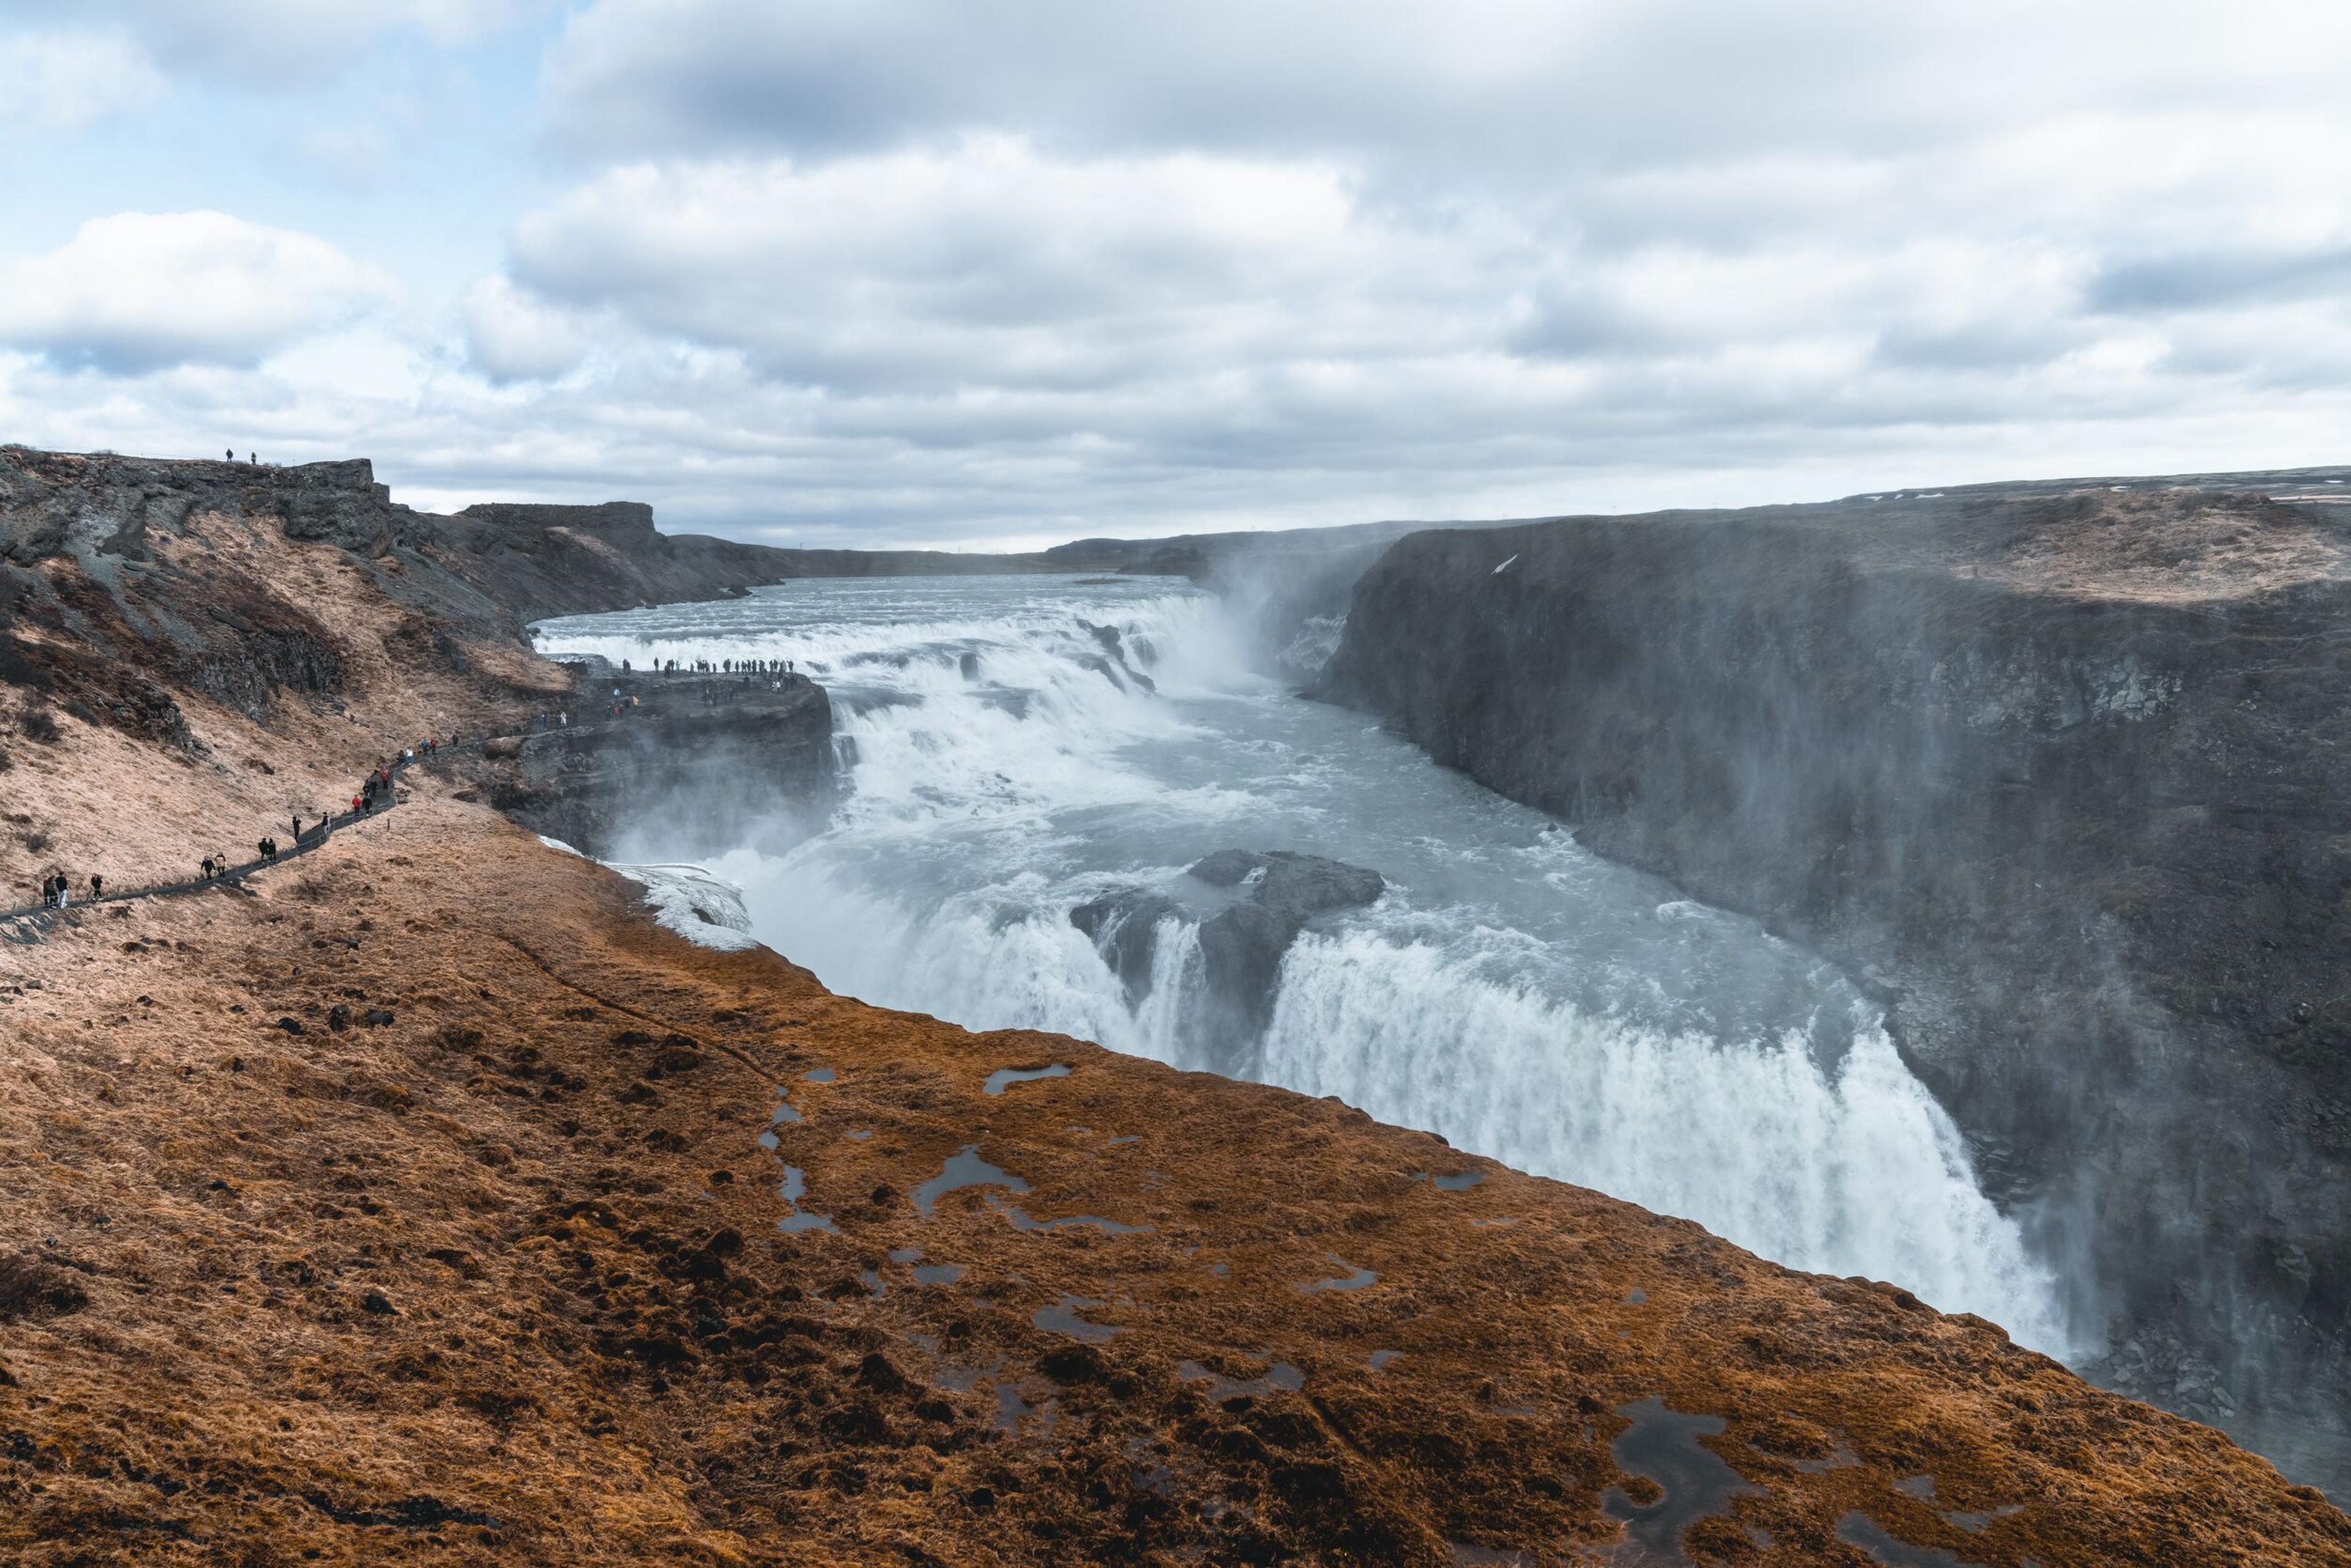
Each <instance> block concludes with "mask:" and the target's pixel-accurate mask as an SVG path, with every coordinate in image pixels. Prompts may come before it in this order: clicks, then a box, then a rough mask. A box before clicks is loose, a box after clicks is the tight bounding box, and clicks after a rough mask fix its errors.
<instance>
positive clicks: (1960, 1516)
mask: <svg viewBox="0 0 2351 1568" xmlns="http://www.w3.org/2000/svg"><path fill="white" fill-rule="evenodd" d="M2023 1511H2024V1505H2023V1504H2022V1503H2021V1502H2012V1503H2010V1504H2009V1505H2008V1506H2007V1507H2005V1508H1996V1509H1993V1510H1992V1511H1991V1512H1990V1513H1970V1512H1969V1511H1967V1510H1966V1509H1963V1508H1955V1509H1953V1510H1952V1511H1950V1512H1949V1513H1947V1514H1945V1515H1944V1516H1943V1522H1944V1523H1945V1524H1949V1525H1956V1526H1958V1527H1959V1529H1961V1530H1964V1531H1967V1532H1968V1533H1969V1534H1970V1535H1981V1534H1982V1533H1983V1532H1984V1531H1987V1530H1990V1529H1991V1521H1993V1520H1995V1519H2006V1518H2007V1517H2008V1516H2009V1515H2010V1514H2011V1513H2022V1512H2023Z"/></svg>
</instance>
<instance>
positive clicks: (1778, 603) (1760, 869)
mask: <svg viewBox="0 0 2351 1568" xmlns="http://www.w3.org/2000/svg"><path fill="white" fill-rule="evenodd" d="M2336 494H2338V495H2339V494H2340V492H2339V491H2338V492H2336ZM2346 523H2351V518H2346V517H2345V509H2344V508H2343V507H2339V506H2333V505H2327V504H2321V503H2301V502H2280V501H2275V500H2272V499H2269V498H2267V497H2265V496H2264V495H2262V494H2258V493H2248V492H2220V491H2204V490H2196V489H2186V488H2161V489H2155V490H2132V491H2118V490H2116V489H2110V488H2107V487H2105V486H2099V487H2097V488H2095V489H2089V488H2085V489H2081V490H2077V491H2074V492H2073V493H2070V494H2068V493H2064V492H2063V491H2056V492H2053V493H2043V494H2019V493H2014V492H2007V493H2002V492H1997V491H1995V492H1988V493H1987V492H1977V493H1955V494H1953V495H1950V496H1944V497H1922V498H1917V499H1914V500H1910V501H1908V502H1907V503H1901V504H1889V503H1886V502H1885V501H1882V500H1880V499H1878V498H1875V497H1872V498H1867V499H1865V500H1862V501H1856V502H1854V503H1849V504H1843V505H1831V506H1822V507H1778V508H1760V509H1755V510H1750V511H1745V512H1739V513H1730V514H1665V515H1660V516H1655V517H1637V518H1573V519H1561V520H1554V521H1548V522H1541V523H1533V524H1522V525H1516V526H1510V527H1503V528H1489V529H1481V530H1475V531H1451V532H1432V533H1426V534H1420V535H1416V536H1413V537H1411V538H1406V539H1405V540H1403V541H1402V542H1400V543H1399V544H1397V545H1396V546H1395V548H1394V549H1391V550H1390V551H1388V553H1387V554H1386V555H1385V556H1384V557H1383V558H1382V559H1381V560H1380V561H1379V563H1378V564H1377V565H1376V566H1375V567H1374V569H1373V570H1371V571H1369V572H1368V573H1367V574H1366V575H1365V576H1364V578H1363V579H1362V580H1360V581H1359V582H1358V584H1357V585H1356V588H1355V590H1354V594H1353V603H1352V607H1351V611H1350V615H1349V620H1348V623H1347V631H1346V634H1345V637H1344V640H1343V643H1342V644H1341V646H1340V647H1339V649H1338V651H1337V653H1336V654H1335V656H1334V657H1333V658H1332V661H1331V663H1330V664H1329V665H1328V666H1327V668H1326V669H1325V671H1324V673H1323V676H1322V685H1321V688H1320V692H1321V695H1326V696H1328V697H1331V698H1332V699H1335V700H1338V701H1342V702H1345V703H1350V704H1353V705H1355V706H1361V707H1363V708H1365V709H1367V710H1369V711H1371V712H1374V713H1376V714H1378V715H1380V716H1383V717H1384V719H1386V720H1387V721H1388V722H1389V723H1390V724H1391V725H1393V726H1394V727H1395V728H1397V729H1398V730H1400V731H1401V732H1402V733H1403V734H1405V736H1407V737H1410V738H1412V739H1413V740H1415V741H1416V742H1417V743H1418V744H1420V745H1421V746H1423V747H1426V749H1427V750H1428V751H1429V753H1430V754H1431V755H1432V756H1433V757H1434V758H1437V760H1438V761H1440V762H1442V763H1445V764H1447V765H1449V766H1452V767H1456V768H1461V769H1463V770H1465V771H1466V772H1468V773H1469V774H1470V775H1471V776H1472V777H1474V778H1476V779H1479V781H1481V782H1483V783H1485V784H1487V785H1488V786H1489V787H1490V788H1492V789H1496V790H1498V791H1499V792H1501V793H1503V794H1506V795H1509V796H1511V797H1513V798H1515V799H1518V800H1523V801H1526V802H1529V803H1531V804H1534V805H1537V806H1540V807H1541V808H1543V809H1546V810H1551V811H1553V812H1556V813H1558V814H1559V815H1561V816H1562V817H1563V818H1566V819H1567V820H1569V821H1572V822H1573V823H1574V824H1575V825H1576V828H1577V832H1578V836H1579V838H1580V839H1581V840H1582V841H1583V842H1584V843H1585V844H1587V845H1588V846H1590V847H1591V848H1593V849H1594V850H1596V851H1598V852H1602V853H1604V854H1606V855H1609V856H1612V857H1614V858H1617V859H1620V860H1623V861H1625V862H1631V863H1633V864H1635V865H1638V866H1641V867H1644V868H1646V869H1649V870H1653V871H1655V872H1657V873H1661V874H1663V875H1665V876H1667V877H1669V878H1671V879H1673V880H1674V881H1676V882H1677V883H1680V884H1682V885H1684V886H1686V887H1687V888H1688V889H1689V890H1690V891H1691V892H1692V893H1694V894H1697V895H1698V896H1699V897H1701V898H1703V899H1706V900H1708V901H1709V902H1711V903H1714V904H1721V905H1725V906H1728V907H1731V908H1735V909H1740V910H1743V911H1747V912H1750V913H1752V914H1755V915H1760V916H1761V917H1763V918H1764V919H1766V920H1767V921H1769V922H1771V924H1772V925H1774V927H1775V928H1776V929H1779V930H1781V931H1782V932H1783V933H1785V934H1786V935H1788V936H1791V937H1792V938H1793V939H1795V940H1798V941H1800V942H1802V943H1806V944H1809V945H1811V946H1815V947H1816V948H1817V949H1819V950H1820V951H1823V953H1825V954H1827V955H1829V956H1832V957H1834V959H1836V960H1837V961H1838V962H1840V963H1841V964H1843V965H1844V966H1845V967H1848V968H1849V969H1850V970H1851V971H1852V972H1854V973H1855V975H1856V976H1858V977H1861V978H1863V979H1864V980H1865V981H1866V982H1868V983H1870V984H1871V985H1873V986H1874V987H1876V988H1877V990H1878V991H1879V992H1880V993H1881V994H1882V996H1883V998H1884V999H1885V1004H1886V1009H1887V1013H1888V1016H1889V1019H1890V1022H1891V1025H1892V1028H1893V1030H1894V1032H1895V1034H1896V1038H1897V1040H1898V1041H1899V1042H1900V1045H1901V1047H1902V1049H1903V1051H1904V1052H1905V1054H1906V1056H1907V1058H1908V1059H1909V1061H1910V1062H1911V1065H1912V1066H1913V1068H1914V1070H1915V1071H1917V1072H1918V1074H1919V1075H1920V1076H1921V1077H1922V1078H1923V1079H1924V1080H1925V1081H1926V1082H1928V1084H1929V1085H1930V1086H1931V1087H1932V1088H1933V1089H1934V1091H1935V1092H1937V1094H1938V1096H1939V1097H1940V1098H1941V1099H1942V1100H1943V1102H1944V1103H1945V1104H1946V1105H1947V1106H1948V1107H1949V1109H1950V1111H1951V1112H1952V1113H1953V1114H1954V1116H1955V1117H1956V1118H1957V1119H1958V1120H1959V1123H1960V1124H1961V1125H1962V1126H1963V1127H1964V1128H1965V1129H1966V1131H1967V1132H1968V1134H1969V1136H1970V1141H1971V1144H1972V1145H1973V1148H1974V1151H1975V1154H1976V1156H1977V1159H1978V1162H1979V1165H1980V1168H1981V1171H1982V1173H1983V1176H1984V1178H1985V1180H1986V1183H1987V1185H1988V1186H1989V1187H1990V1188H1991V1190H1992V1192H1993V1193H1994V1195H1995V1197H1999V1198H2000V1199H2001V1201H2002V1202H2003V1203H2004V1204H2005V1205H2007V1206H2009V1207H2011V1208H2012V1209H2013V1210H2015V1211H2018V1212H2021V1213H2022V1214H2024V1215H2025V1216H2026V1217H2027V1218H2029V1219H2030V1220H2031V1221H2032V1225H2033V1227H2034V1228H2035V1230H2036V1232H2037V1234H2038V1236H2039V1238H2040V1240H2041V1243H2042V1245H2043V1247H2044V1249H2046V1250H2047V1251H2048V1252H2050V1253H2051V1254H2052V1255H2053V1257H2054V1258H2055V1260H2057V1261H2058V1262H2059V1263H2060V1264H2061V1265H2062V1266H2064V1267H2065V1268H2066V1269H2067V1270H2068V1272H2069V1273H2070V1274H2071V1275H2072V1276H2073V1277H2074V1278H2075V1279H2076V1280H2078V1281H2081V1295H2080V1297H2079V1298H2078V1299H2077V1300H2076V1301H2075V1302H2074V1309H2075V1312H2076V1316H2077V1319H2078V1320H2079V1321H2080V1322H2081V1323H2082V1325H2083V1327H2084V1328H2085V1330H2086V1331H2087V1333H2088V1334H2089V1335H2090V1336H2091V1337H2092V1338H2093V1339H2094V1340H2095V1341H2100V1342H2103V1343H2102V1344H2100V1345H2098V1346H2097V1347H2096V1354H2097V1357H2098V1359H2097V1360H2096V1361H2095V1364H2094V1365H2093V1370H2094V1371H2095V1373H2096V1374H2098V1375H2102V1376H2104V1377H2105V1378H2106V1379H2107V1380H2108V1381H2110V1382H2112V1383H2114V1384H2115V1385H2118V1386H2122V1387H2125V1388H2126V1389H2128V1390H2130V1391H2132V1392H2134V1393H2137V1394H2139V1395H2141V1396H2145V1397H2148V1398H2151V1399H2155V1400H2157V1401H2158V1402H2162V1403H2167V1404H2169V1405H2171V1406H2173V1407H2175V1408H2179V1409H2183V1410H2187V1411H2189V1412H2191V1413H2193V1414H2196V1415H2198V1416H2199V1417H2202V1418H2205V1419H2210V1420H2213V1421H2216V1422H2219V1423H2220V1424H2221V1425H2223V1426H2227V1427H2231V1429H2233V1430H2236V1431H2238V1432H2240V1433H2241V1435H2244V1436H2246V1437H2248V1438H2249V1440H2253V1441H2255V1442H2257V1443H2259V1444H2260V1445H2262V1446H2263V1447H2264V1448H2266V1450H2267V1451H2270V1452H2272V1453H2274V1454H2278V1455H2280V1456H2281V1458H2283V1460H2284V1462H2286V1463H2287V1465H2288V1468H2289V1469H2294V1468H2296V1467H2297V1466H2299V1467H2300V1468H2302V1469H2304V1470H2306V1471H2309V1472H2311V1473H2314V1474H2320V1475H2325V1476H2326V1477H2328V1478H2329V1479H2333V1480H2334V1481H2335V1482H2336V1484H2340V1482H2341V1481H2342V1479H2344V1478H2345V1477H2346V1474H2351V1445H2346V1433H2345V1426H2344V1423H2345V1411H2346V1406H2347V1405H2351V1356H2347V1355H2346V1352H2351V1342H2347V1341H2346V1326H2351V1325H2346V1308H2351V1219H2346V1210H2345V1207H2344V1205H2343V1203H2342V1199H2341V1194H2342V1191H2343V1186H2342V1183H2343V1180H2344V1177H2345V1176H2346V1155H2351V1057H2347V1056H2346V1047H2351V942H2346V936H2351V925H2346V918H2345V913H2344V906H2343V895H2344V892H2345V888H2346V883H2351V835H2346V832H2345V831H2344V829H2345V824H2346V819H2351V773H2346V770H2345V768H2344V767H2343V756H2344V747H2345V745H2346V742H2351V707H2346V698H2351V638H2346V635H2345V633H2344V628H2345V626H2346V624H2351V616H2346V612H2351V528H2346Z"/></svg>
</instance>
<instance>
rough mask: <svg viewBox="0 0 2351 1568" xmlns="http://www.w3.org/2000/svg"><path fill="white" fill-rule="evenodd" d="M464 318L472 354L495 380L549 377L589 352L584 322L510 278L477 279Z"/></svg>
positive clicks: (564, 371)
mask: <svg viewBox="0 0 2351 1568" xmlns="http://www.w3.org/2000/svg"><path fill="white" fill-rule="evenodd" d="M589 345H590V337H589V330H588V329H587V327H586V325H585V324H584V323H582V322H581V321H580V320H579V319H577V318H575V317H574V316H572V315H571V314H570V313H569V312H568V311H564V310H559V309H557V308H554V307H552V306H549V305H548V304H546V303H545V302H544V301H542V300H539V299H538V298H533V297H532V296H531V295H530V294H528V292H526V291H525V290H523V289H520V288H517V287H515V286H514V284H513V283H512V282H511V281H510V280H508V279H507V278H505V277H485V278H483V279H481V280H480V281H479V282H477V283H475V285H474V287H473V288H472V289H471V290H469V291H468V292H467V294H466V296H465V346H466V355H467V358H468V359H469V360H470V361H472V362H473V364H474V365H475V367H476V368H478V369H479V370H480V371H482V373H483V374H484V375H486V376H487V377H488V378H489V379H490V380H491V381H493V382H528V381H550V380H553V379H554V378H556V377H558V376H562V375H566V374H569V372H570V371H575V370H577V369H578V368H579V367H580V361H582V360H584V359H586V358H587V355H588V349H589Z"/></svg>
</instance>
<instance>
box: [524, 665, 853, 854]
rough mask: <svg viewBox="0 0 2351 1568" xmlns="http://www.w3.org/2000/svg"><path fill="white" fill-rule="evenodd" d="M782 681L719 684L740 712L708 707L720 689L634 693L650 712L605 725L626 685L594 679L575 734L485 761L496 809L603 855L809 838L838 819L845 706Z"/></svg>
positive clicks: (690, 685)
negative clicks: (641, 848)
mask: <svg viewBox="0 0 2351 1568" xmlns="http://www.w3.org/2000/svg"><path fill="white" fill-rule="evenodd" d="M769 678H770V679H778V680H780V681H781V682H782V688H783V689H782V690H780V691H775V690H770V689H769V687H768V685H767V684H766V681H764V680H763V681H762V682H761V683H759V684H758V685H749V686H743V685H736V684H734V683H718V685H721V686H723V687H724V689H725V691H726V694H727V700H726V701H725V702H723V703H714V704H708V705H705V704H703V703H701V702H700V701H699V700H698V698H699V689H700V688H701V687H702V686H703V685H709V684H711V683H705V682H701V681H695V680H688V679H686V678H685V677H683V676H681V677H678V678H676V679H674V680H670V681H663V680H652V681H630V682H627V683H624V684H623V685H622V694H623V695H624V696H625V695H630V694H632V693H636V694H639V695H642V696H643V706H639V707H637V708H634V709H632V710H631V715H630V716H629V717H627V718H625V719H623V720H622V721H621V722H620V723H617V724H606V723H603V722H601V719H602V716H603V714H604V711H605V707H604V705H605V704H606V703H608V702H609V700H610V695H609V694H610V692H611V687H612V685H614V684H615V683H613V682H612V681H611V680H610V679H609V678H605V679H601V680H599V679H595V678H590V679H588V680H587V681H586V683H585V685H586V686H587V688H589V689H587V690H586V691H585V692H583V694H582V695H581V696H580V699H579V700H578V702H577V704H576V705H575V706H573V707H572V708H571V710H570V711H571V716H572V719H573V723H572V724H571V725H570V726H569V727H554V728H550V729H549V730H547V731H545V732H544V733H536V732H535V733H531V734H527V735H523V736H518V737H505V739H503V740H502V741H501V742H500V743H498V744H497V746H496V751H495V754H494V755H490V756H487V757H486V758H483V759H482V762H481V765H480V766H481V768H482V769H483V771H484V776H485V777H484V783H485V784H486V790H485V798H486V799H487V800H488V801H489V803H490V804H491V805H493V806H495V807H496V808H497V809H498V810H500V811H502V812H504V813H505V814H506V815H507V816H508V817H511V818H512V819H514V820H515V821H517V822H520V823H521V824H522V825H523V826H525V827H527V828H528V829H530V830H531V831H534V832H538V833H544V834H546V835H547V836H548V837H549V838H554V839H560V840H562V841H564V842H566V843H568V844H570V845H572V846H573V847H574V848H577V849H580V850H583V851H585V852H588V853H590V854H591V855H610V854H611V853H613V852H616V851H617V850H618V848H619V847H620V843H621V841H622V837H623V835H624V834H626V833H628V832H629V831H631V830H632V829H643V830H645V831H647V832H648V833H649V834H650V835H651V836H652V837H653V841H655V842H658V843H660V844H662V845H664V846H674V847H675V848H676V849H678V850H679V851H680V852H689V853H702V852H716V851H719V850H723V849H727V848H732V847H735V846H737V845H739V844H743V843H746V842H750V841H755V840H758V841H768V840H771V839H797V838H799V837H801V836H805V834H806V833H808V832H809V831H813V830H814V829H815V828H816V827H817V826H819V825H820V824H821V822H822V821H823V820H824V818H825V816H826V815H827V814H829V813H830V811H831V808H832V803H833V799H834V790H835V788H836V779H835V775H834V771H833V757H832V705H831V700H830V699H829V698H828V697H827V695H826V694H825V690H824V688H823V687H822V686H820V685H817V684H816V683H815V682H813V681H811V680H810V679H809V678H808V677H807V676H805V675H785V676H780V677H769ZM590 721H596V722H590Z"/></svg>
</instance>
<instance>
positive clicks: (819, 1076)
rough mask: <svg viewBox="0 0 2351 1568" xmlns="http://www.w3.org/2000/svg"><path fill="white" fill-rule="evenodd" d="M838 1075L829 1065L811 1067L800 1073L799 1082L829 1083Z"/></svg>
mask: <svg viewBox="0 0 2351 1568" xmlns="http://www.w3.org/2000/svg"><path fill="white" fill-rule="evenodd" d="M839 1076H840V1074H838V1073H836V1072H834V1071H833V1070H832V1069H831V1068H830V1067H811V1068H810V1069H809V1070H808V1071H806V1072H803V1073H801V1074H800V1082H803V1083H830V1082H832V1081H833V1080H834V1079H835V1078H837V1077H839Z"/></svg>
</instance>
